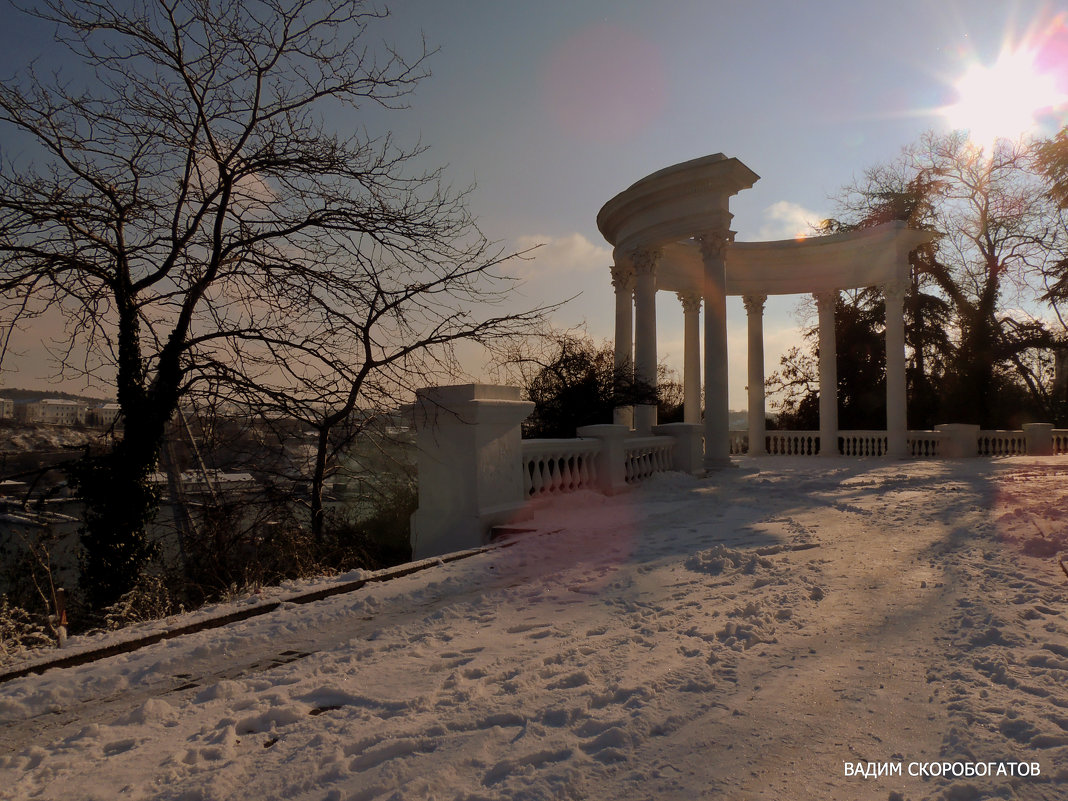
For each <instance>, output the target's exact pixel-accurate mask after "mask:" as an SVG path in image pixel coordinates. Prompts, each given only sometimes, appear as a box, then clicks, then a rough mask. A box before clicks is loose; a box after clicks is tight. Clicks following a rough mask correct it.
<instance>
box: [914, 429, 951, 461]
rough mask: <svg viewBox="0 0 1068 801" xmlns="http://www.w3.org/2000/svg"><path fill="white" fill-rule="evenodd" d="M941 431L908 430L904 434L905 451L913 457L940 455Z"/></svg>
mask: <svg viewBox="0 0 1068 801" xmlns="http://www.w3.org/2000/svg"><path fill="white" fill-rule="evenodd" d="M942 436H943V435H942V432H940V431H909V432H908V433H907V434H906V435H905V453H907V454H908V455H909V456H910V457H912V458H913V459H933V458H935V457H938V456H941V455H942V446H941V442H942Z"/></svg>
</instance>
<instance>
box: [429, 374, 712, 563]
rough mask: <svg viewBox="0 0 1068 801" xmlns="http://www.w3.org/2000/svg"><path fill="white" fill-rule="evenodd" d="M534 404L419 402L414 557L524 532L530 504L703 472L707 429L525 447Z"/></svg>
mask: <svg viewBox="0 0 1068 801" xmlns="http://www.w3.org/2000/svg"><path fill="white" fill-rule="evenodd" d="M533 408H534V404H532V403H530V402H528V401H524V400H521V399H520V394H519V389H518V388H516V387H501V386H493V385H489V384H462V385H458V386H452V387H430V388H427V389H424V390H420V391H419V392H418V393H417V394H416V404H415V410H414V411H415V430H416V436H415V444H416V450H417V452H418V464H419V508H418V509H417V510H416V512H415V513H414V514H413V515H412V535H411V542H412V555H413V557H414V558H415V559H425V558H429V557H433V556H438V555H440V554H444V553H450V552H452V551H458V550H464V549H467V548H476V547H479V546H481V545H484V544H485V543H486V542H488V541H489V539H490V538H491V536H492V532H493V531H494V530H496V531H498V532H500V531H503V530H509V529H513V530H514V529H515V528H517V527H518V528H521V527H522V526H523V521H524V520H526V519H528V518H529V517H530V515H531V514H532V512H531V504H530V501H531V500H533V499H535V498H539V497H545V496H553V495H557V494H562V493H566V492H574V491H576V490H582V489H593V490H597V491H598V492H603V493H605V494H607V495H611V494H613V493H616V492H623V491H626V489H627V487H628V485H631V484H634V483H637V482H640V481H642V480H644V479H646V478H648V477H649V476H651V475H653V474H654V473H658V472H661V471H664V470H679V471H682V472H686V473H697V472H699V471H700V470H701V469H702V468H701V456H702V454H701V426H700V425H696V424H692V423H671V424H668V425H662V426H653V427H652V431H651V432H650V434H651V435H649V436H635V435H634V432H632V431H631V430H630V428H629V427H628V426H622V425H594V426H583V427H581V428H579V430H578V432H577V433H578V438H577V439H547V440H523V439H522V438H521V436H520V425H521V424H522V422H523V420H524V418H526V416H527V415H528V414H530V412H531V411H532V409H533Z"/></svg>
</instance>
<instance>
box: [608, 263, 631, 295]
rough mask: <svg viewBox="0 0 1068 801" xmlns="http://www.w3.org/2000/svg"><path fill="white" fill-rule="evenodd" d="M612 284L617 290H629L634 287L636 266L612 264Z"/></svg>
mask: <svg viewBox="0 0 1068 801" xmlns="http://www.w3.org/2000/svg"><path fill="white" fill-rule="evenodd" d="M612 286H614V287H615V289H616V292H629V291H631V290H633V289H634V268H633V267H628V266H626V265H622V264H613V265H612Z"/></svg>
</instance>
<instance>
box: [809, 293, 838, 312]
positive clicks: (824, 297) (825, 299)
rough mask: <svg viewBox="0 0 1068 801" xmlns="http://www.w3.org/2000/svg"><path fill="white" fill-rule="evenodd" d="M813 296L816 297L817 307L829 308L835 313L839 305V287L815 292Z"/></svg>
mask: <svg viewBox="0 0 1068 801" xmlns="http://www.w3.org/2000/svg"><path fill="white" fill-rule="evenodd" d="M812 297H814V298H815V299H816V308H817V309H821V310H822V309H829V310H830V311H831V312H832V313H833V312H834V309H835V306H837V305H838V290H837V289H830V290H827V291H825V292H813V293H812Z"/></svg>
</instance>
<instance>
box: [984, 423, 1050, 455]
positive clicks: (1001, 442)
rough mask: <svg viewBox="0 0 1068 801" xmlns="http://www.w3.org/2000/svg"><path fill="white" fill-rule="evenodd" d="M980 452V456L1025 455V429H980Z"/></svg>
mask: <svg viewBox="0 0 1068 801" xmlns="http://www.w3.org/2000/svg"><path fill="white" fill-rule="evenodd" d="M1052 427H1053V426H1050V428H1052ZM978 452H979V455H980V456H1024V455H1026V454H1027V438H1026V436H1025V435H1024V432H1023V431H984V430H980V431H979V442H978Z"/></svg>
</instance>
